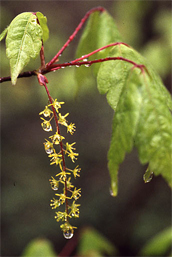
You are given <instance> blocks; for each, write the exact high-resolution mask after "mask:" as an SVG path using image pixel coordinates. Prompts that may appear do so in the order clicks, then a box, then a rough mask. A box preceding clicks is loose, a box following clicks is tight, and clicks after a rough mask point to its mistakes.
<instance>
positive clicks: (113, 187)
mask: <svg viewBox="0 0 172 257" xmlns="http://www.w3.org/2000/svg"><path fill="white" fill-rule="evenodd" d="M117 194H118V185H117V183H116V182H115V181H112V182H111V188H110V195H111V196H113V197H116V196H117Z"/></svg>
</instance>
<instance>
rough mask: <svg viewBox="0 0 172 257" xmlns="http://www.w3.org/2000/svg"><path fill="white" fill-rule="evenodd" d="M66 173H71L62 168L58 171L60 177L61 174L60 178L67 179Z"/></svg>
mask: <svg viewBox="0 0 172 257" xmlns="http://www.w3.org/2000/svg"><path fill="white" fill-rule="evenodd" d="M61 170H62V168H61ZM66 175H70V173H69V172H66V171H64V170H62V171H61V172H60V173H58V174H57V175H56V176H57V177H58V176H60V180H63V181H65V180H66Z"/></svg>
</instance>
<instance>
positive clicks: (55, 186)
mask: <svg viewBox="0 0 172 257" xmlns="http://www.w3.org/2000/svg"><path fill="white" fill-rule="evenodd" d="M51 188H52V189H53V190H54V191H56V190H58V189H59V188H58V186H57V185H55V184H51Z"/></svg>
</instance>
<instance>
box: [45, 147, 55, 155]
mask: <svg viewBox="0 0 172 257" xmlns="http://www.w3.org/2000/svg"><path fill="white" fill-rule="evenodd" d="M45 152H46V153H47V154H51V153H53V152H54V151H53V148H48V149H46V150H45Z"/></svg>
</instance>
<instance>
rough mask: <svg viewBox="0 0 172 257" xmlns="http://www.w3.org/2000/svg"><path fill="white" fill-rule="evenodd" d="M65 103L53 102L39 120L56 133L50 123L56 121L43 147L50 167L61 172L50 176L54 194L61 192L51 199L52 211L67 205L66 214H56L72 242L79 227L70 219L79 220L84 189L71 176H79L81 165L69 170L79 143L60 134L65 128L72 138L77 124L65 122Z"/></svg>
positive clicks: (44, 126)
mask: <svg viewBox="0 0 172 257" xmlns="http://www.w3.org/2000/svg"><path fill="white" fill-rule="evenodd" d="M62 104H64V102H58V101H57V100H52V102H51V103H50V104H48V105H47V106H45V109H44V110H43V111H42V112H40V113H39V115H41V117H40V118H41V120H42V123H41V126H42V128H43V130H44V131H47V132H49V131H52V130H53V129H52V125H51V121H52V120H55V125H56V132H55V134H53V135H51V136H49V139H45V142H44V148H45V152H46V153H47V154H48V157H49V158H50V165H53V164H55V165H57V166H59V168H60V172H59V173H58V174H56V178H54V177H51V179H50V180H49V181H50V185H51V188H52V189H53V190H55V191H56V190H59V189H61V190H62V193H56V194H55V195H56V196H57V198H53V199H52V200H51V204H50V206H51V207H52V209H56V208H59V207H61V206H64V205H65V208H64V209H63V211H57V212H56V216H55V219H56V220H57V221H62V222H64V223H63V224H62V225H61V226H60V227H61V229H62V231H63V235H64V237H65V238H67V239H69V238H71V237H72V236H73V230H74V229H75V228H76V227H73V226H71V225H70V223H69V219H70V218H72V217H74V218H78V217H79V206H80V204H76V201H77V200H78V198H79V197H80V196H81V189H80V188H79V189H77V188H76V187H74V185H73V184H72V182H71V175H73V177H74V178H76V177H79V176H80V174H79V173H80V171H81V169H80V168H79V166H78V165H77V166H76V167H75V168H74V169H69V168H67V167H66V163H65V157H69V158H70V159H71V161H72V162H73V163H74V162H75V160H77V157H78V155H79V154H78V153H76V152H74V151H75V150H76V148H75V147H74V145H75V144H76V143H75V142H74V143H71V144H69V143H68V142H65V137H64V136H62V135H61V134H60V129H59V125H61V126H64V127H66V129H67V133H68V132H69V133H70V134H71V135H73V133H74V132H75V129H76V127H75V124H74V123H70V124H68V122H67V120H66V117H67V116H68V115H69V113H67V114H65V115H62V114H61V113H60V112H59V109H60V108H61V105H62ZM42 116H43V117H42ZM56 148H57V149H56Z"/></svg>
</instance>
